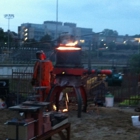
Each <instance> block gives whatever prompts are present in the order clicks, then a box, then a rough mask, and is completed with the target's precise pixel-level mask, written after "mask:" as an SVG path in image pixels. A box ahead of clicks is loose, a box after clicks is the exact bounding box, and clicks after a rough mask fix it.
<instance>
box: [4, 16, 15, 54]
mask: <svg viewBox="0 0 140 140" xmlns="http://www.w3.org/2000/svg"><path fill="white" fill-rule="evenodd" d="M4 18H6V19H8V53H9V50H10V48H9V33H10V30H9V29H10V19H13V18H14V14H5V15H4Z"/></svg>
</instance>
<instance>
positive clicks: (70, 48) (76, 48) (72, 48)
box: [57, 46, 81, 50]
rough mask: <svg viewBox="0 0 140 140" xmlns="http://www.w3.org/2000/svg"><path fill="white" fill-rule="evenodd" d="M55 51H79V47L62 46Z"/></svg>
mask: <svg viewBox="0 0 140 140" xmlns="http://www.w3.org/2000/svg"><path fill="white" fill-rule="evenodd" d="M57 50H81V48H79V47H64V46H59V47H58V48H57Z"/></svg>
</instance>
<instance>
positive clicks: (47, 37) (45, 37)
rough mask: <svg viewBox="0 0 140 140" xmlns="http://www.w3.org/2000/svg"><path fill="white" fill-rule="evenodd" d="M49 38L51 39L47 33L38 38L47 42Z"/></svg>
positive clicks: (49, 40)
mask: <svg viewBox="0 0 140 140" xmlns="http://www.w3.org/2000/svg"><path fill="white" fill-rule="evenodd" d="M51 40H52V39H51V36H50V35H48V34H46V35H45V36H43V37H42V38H41V39H40V41H43V42H48V43H50V42H51Z"/></svg>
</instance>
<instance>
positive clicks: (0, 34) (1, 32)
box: [0, 29, 4, 42]
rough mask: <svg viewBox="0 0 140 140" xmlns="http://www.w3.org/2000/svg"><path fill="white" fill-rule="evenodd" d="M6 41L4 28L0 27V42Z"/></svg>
mask: <svg viewBox="0 0 140 140" xmlns="http://www.w3.org/2000/svg"><path fill="white" fill-rule="evenodd" d="M3 41H4V31H3V29H0V42H3Z"/></svg>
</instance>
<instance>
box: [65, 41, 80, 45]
mask: <svg viewBox="0 0 140 140" xmlns="http://www.w3.org/2000/svg"><path fill="white" fill-rule="evenodd" d="M76 44H78V41H75V42H70V43H67V44H66V46H75V45H76Z"/></svg>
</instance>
